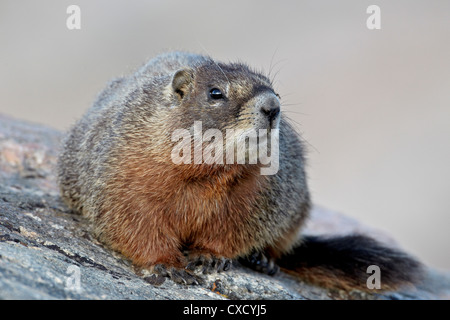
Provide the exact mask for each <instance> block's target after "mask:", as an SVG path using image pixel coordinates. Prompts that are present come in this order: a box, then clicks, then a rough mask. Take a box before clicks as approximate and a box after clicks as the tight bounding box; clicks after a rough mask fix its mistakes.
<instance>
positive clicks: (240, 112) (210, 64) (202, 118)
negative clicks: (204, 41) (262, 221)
mask: <svg viewBox="0 0 450 320" xmlns="http://www.w3.org/2000/svg"><path fill="white" fill-rule="evenodd" d="M168 90H170V91H171V97H172V101H171V111H172V112H173V113H172V114H171V117H170V119H171V122H172V121H173V122H172V123H171V125H170V127H171V128H173V129H175V130H177V129H180V130H177V131H176V134H175V135H172V142H177V141H178V139H180V138H182V139H183V140H182V142H181V143H178V144H177V145H173V148H172V150H173V151H172V160H173V161H174V162H176V163H185V164H188V163H192V161H193V162H194V163H195V164H201V163H206V164H216V165H217V164H219V165H222V164H258V163H260V164H267V162H268V161H267V160H264V159H266V158H264V159H263V158H262V157H267V155H268V154H269V153H271V154H273V153H272V152H268V151H269V150H275V149H273V148H277V149H276V150H278V145H273V143H272V141H276V142H277V141H278V130H275V133H274V129H278V126H279V123H280V100H279V96H278V95H277V94H276V93H275V91H274V89H273V87H272V85H271V82H270V81H269V79H268V78H267V77H265V76H263V75H261V74H260V73H257V72H255V71H252V70H251V69H250V68H248V67H247V66H246V65H243V64H238V63H236V64H222V63H216V62H214V61H212V60H207V61H202V63H201V64H199V65H198V66H195V67H194V68H182V69H180V70H177V71H176V72H174V74H173V77H172V81H171V83H170V85H169V88H168ZM188 131H189V133H188ZM196 132H197V134H196ZM198 133H200V134H198ZM190 137H193V139H190ZM273 139H275V140H273ZM269 140H270V141H271V142H270V143H269ZM188 144H190V146H191V148H190V147H189V146H188ZM199 145H202V147H201V148H200V147H198V146H199ZM195 146H197V147H195ZM189 148H190V149H189ZM231 150H233V151H231ZM192 153H194V158H192V157H191V155H192ZM200 153H202V154H200ZM181 154H183V156H181ZM195 154H197V156H196V155H195ZM196 159H197V160H196ZM269 162H270V161H269Z"/></svg>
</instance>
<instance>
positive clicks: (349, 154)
mask: <svg viewBox="0 0 450 320" xmlns="http://www.w3.org/2000/svg"><path fill="white" fill-rule="evenodd" d="M71 4H76V5H78V6H79V7H80V9H81V29H80V30H69V29H68V28H67V27H66V20H67V18H68V17H69V14H67V13H66V9H67V7H68V6H69V5H71ZM371 4H376V5H378V6H379V7H380V8H381V29H380V30H369V29H368V28H367V26H366V20H367V19H368V18H369V16H370V14H368V13H366V9H367V7H368V6H369V5H371ZM167 50H188V51H193V52H197V53H204V54H209V55H211V56H213V57H215V58H216V59H218V60H222V61H225V62H226V61H236V60H240V61H244V62H247V63H248V64H250V65H251V66H253V67H255V68H258V69H262V70H265V72H269V70H270V69H272V75H275V74H276V76H275V87H276V90H277V91H278V92H279V93H280V95H281V97H282V102H283V112H284V113H285V115H288V116H289V117H290V118H291V119H292V120H293V121H294V122H295V123H296V127H297V130H298V131H299V132H300V133H301V134H302V135H303V137H304V138H305V139H306V140H307V141H308V150H309V152H308V166H309V167H308V172H309V183H310V187H311V190H312V194H313V200H314V202H315V203H317V204H319V205H322V206H325V207H328V208H330V209H333V210H337V211H340V212H343V213H345V214H347V215H350V216H352V217H355V218H356V219H358V220H360V221H362V222H364V223H366V224H369V225H372V226H374V227H378V228H381V229H384V230H386V231H388V232H389V233H390V234H392V235H393V236H394V237H395V238H396V239H397V240H398V241H399V243H400V245H401V246H403V247H404V248H406V249H407V250H408V251H410V252H411V253H413V254H414V255H416V256H418V257H420V258H421V259H422V260H424V261H425V262H426V263H428V264H429V265H431V266H434V267H438V268H441V269H447V270H449V269H450V245H449V240H450V232H449V231H448V229H447V228H449V226H450V192H449V191H450V139H449V138H450V1H448V0H442V1H436V0H429V1H412V0H404V1H402V0H396V1H379V0H377V1H364V0H354V1H332V0H330V1H318V0H310V1H261V0H260V1H226V2H225V1H211V0H209V1H206V0H205V1H162V0H160V1H157V0H154V1H142V0H134V1H130V0H128V1H124V0H123V1H106V0H105V1H98V0H96V1H92V0H89V1H81V0H79V1H78V0H77V1H63V0H51V1H50V0H40V1H32V0H21V1H12V0H1V2H0V112H1V113H4V114H8V115H12V116H14V117H17V118H20V119H26V120H30V121H33V122H38V123H42V124H46V125H48V126H51V127H54V128H57V129H60V130H67V129H68V128H69V127H70V125H71V124H72V123H73V122H74V121H75V120H76V119H78V118H79V117H80V116H81V114H82V113H83V112H84V111H85V110H86V109H87V108H88V107H89V106H90V105H91V103H92V101H93V100H94V98H95V96H96V95H97V93H98V92H99V91H100V90H101V89H102V88H103V87H104V85H105V84H106V82H107V81H108V80H110V79H111V78H114V77H116V76H120V75H123V74H128V73H130V72H132V71H133V70H135V69H136V68H137V67H139V66H140V65H141V64H142V63H143V62H145V61H146V60H147V59H148V58H151V57H153V56H155V55H156V54H158V53H161V52H164V51H167Z"/></svg>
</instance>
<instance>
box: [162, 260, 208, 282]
mask: <svg viewBox="0 0 450 320" xmlns="http://www.w3.org/2000/svg"><path fill="white" fill-rule="evenodd" d="M153 272H154V273H157V274H159V275H162V276H164V277H168V278H170V279H171V280H172V281H174V282H176V283H179V284H203V283H204V281H203V279H202V278H201V277H199V276H197V275H195V274H193V273H192V272H190V271H188V270H185V269H180V268H175V267H171V266H167V265H165V264H157V265H155V266H154V267H153Z"/></svg>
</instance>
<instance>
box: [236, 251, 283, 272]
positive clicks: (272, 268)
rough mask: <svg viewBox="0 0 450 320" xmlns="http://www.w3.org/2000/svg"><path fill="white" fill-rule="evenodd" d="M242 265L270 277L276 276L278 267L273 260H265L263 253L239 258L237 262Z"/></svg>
mask: <svg viewBox="0 0 450 320" xmlns="http://www.w3.org/2000/svg"><path fill="white" fill-rule="evenodd" d="M239 261H240V262H241V263H242V264H243V265H245V266H247V267H249V268H251V269H253V270H255V271H258V272H262V273H265V274H268V275H270V276H273V275H274V274H276V273H277V272H278V271H279V270H280V267H278V266H277V265H276V264H275V260H274V259H272V258H267V256H266V255H265V254H264V253H263V252H255V253H253V254H251V255H250V256H248V257H246V258H241V259H240V260H239Z"/></svg>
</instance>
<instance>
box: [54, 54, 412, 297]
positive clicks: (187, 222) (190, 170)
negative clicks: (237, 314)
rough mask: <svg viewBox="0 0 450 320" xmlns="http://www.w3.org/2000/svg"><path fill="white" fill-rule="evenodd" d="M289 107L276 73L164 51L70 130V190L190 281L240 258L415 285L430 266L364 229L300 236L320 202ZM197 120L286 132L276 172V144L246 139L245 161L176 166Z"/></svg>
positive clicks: (105, 237) (105, 229)
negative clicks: (374, 272) (314, 199)
mask: <svg viewBox="0 0 450 320" xmlns="http://www.w3.org/2000/svg"><path fill="white" fill-rule="evenodd" d="M280 107H281V103H280V96H279V95H278V94H277V93H276V92H275V90H274V89H273V85H272V83H271V80H270V79H269V78H268V77H267V76H265V75H263V74H262V73H260V72H257V71H255V70H253V69H251V68H250V67H248V66H247V65H245V64H243V63H220V62H216V61H215V60H213V59H212V58H210V57H208V56H203V55H197V54H191V53H183V52H172V53H166V54H162V55H159V56H157V57H156V58H154V59H152V60H150V61H149V62H148V63H146V64H145V65H143V66H142V67H141V68H139V69H138V70H137V71H136V72H135V73H134V74H132V75H130V76H127V77H122V78H119V79H116V80H114V81H112V82H111V83H109V85H108V86H107V87H106V89H104V91H103V92H102V93H101V94H100V95H99V96H98V98H97V100H96V101H95V103H94V105H93V106H92V107H91V108H90V109H89V110H88V111H87V112H86V114H85V115H84V116H83V117H82V119H81V120H79V121H78V122H77V123H76V124H75V125H74V126H73V128H72V129H71V130H70V132H69V134H68V135H67V137H66V139H65V141H64V145H63V149H62V152H61V155H60V157H59V162H58V177H59V179H58V180H59V185H60V189H61V195H62V198H63V199H64V201H65V202H66V203H67V205H68V206H69V207H70V208H72V209H73V210H74V211H76V212H79V213H82V214H83V215H84V216H86V217H88V218H89V220H90V221H91V222H92V224H93V226H94V227H93V229H94V230H95V234H96V236H97V237H98V238H99V239H100V240H101V241H102V242H104V243H105V244H106V245H108V246H109V247H111V248H112V249H114V250H117V251H119V252H120V253H122V254H123V255H124V256H125V257H126V258H128V259H130V260H131V261H132V263H133V264H134V265H136V266H138V267H142V268H148V269H151V270H153V272H156V273H160V274H162V275H164V276H169V277H171V278H172V279H173V280H174V281H176V282H179V283H187V284H192V283H197V282H199V281H200V280H201V277H200V276H198V275H197V274H196V273H194V272H193V271H194V270H196V269H197V268H200V269H201V270H203V271H204V272H212V271H223V270H227V269H228V268H229V267H230V262H231V261H232V260H235V259H241V261H243V262H244V264H246V265H249V266H251V267H253V268H255V269H257V270H259V271H262V272H266V273H268V274H274V273H275V272H276V271H277V270H278V267H277V265H278V266H279V267H281V268H283V269H284V270H287V271H289V272H293V273H296V274H298V275H299V277H301V278H302V279H304V280H306V281H311V282H314V283H316V284H319V285H322V286H327V287H334V288H340V289H349V290H350V289H353V288H358V289H361V290H367V287H366V280H367V278H368V276H369V274H367V273H366V270H367V267H368V266H369V265H377V266H379V267H380V269H381V275H382V288H383V289H395V288H397V287H398V286H399V285H402V284H405V283H412V282H415V281H416V280H417V279H418V276H419V275H420V270H421V265H420V263H418V262H417V261H416V260H415V259H413V258H411V257H410V256H408V255H407V254H405V253H403V252H399V251H398V250H395V249H391V248H386V247H384V246H382V245H381V244H379V243H377V242H376V241H374V240H372V239H370V238H367V237H365V236H362V235H353V236H344V237H335V238H331V239H325V238H324V239H321V238H316V237H299V231H300V230H301V228H302V226H303V225H304V223H305V221H306V219H307V218H308V214H309V210H310V207H311V205H310V193H309V191H308V186H307V179H306V174H305V160H304V147H303V146H302V142H301V139H300V138H299V136H298V133H296V131H295V130H294V129H293V128H292V127H291V126H290V125H289V123H288V122H287V121H286V118H285V116H284V115H283V114H282V112H281V111H280ZM196 121H198V122H201V125H202V133H203V132H206V131H207V130H209V129H216V130H219V131H221V132H223V133H224V136H225V131H226V130H229V129H235V130H236V131H235V134H234V136H232V138H233V139H237V140H239V139H240V138H242V137H240V136H239V133H236V132H240V134H242V132H249V131H251V130H261V129H264V130H266V132H267V135H268V136H271V133H273V132H278V140H274V141H278V143H277V150H275V149H274V147H273V148H272V149H271V150H270V152H276V151H278V157H279V158H278V159H279V161H278V165H279V168H277V171H276V173H274V174H266V175H263V174H261V170H260V169H261V168H262V167H264V165H263V164H262V163H261V161H259V160H258V161H256V162H253V163H250V162H249V161H248V160H249V159H250V157H251V156H252V154H254V153H255V152H256V151H255V150H256V149H258V148H259V146H261V145H262V143H263V141H266V142H267V141H268V140H267V139H266V140H264V139H262V140H261V141H260V140H258V141H259V142H258V148H256V149H255V147H254V146H253V149H252V147H251V146H250V142H251V141H250V139H247V137H244V138H243V140H245V141H246V142H245V143H246V144H245V146H247V144H248V145H249V147H248V149H247V150H246V151H245V163H242V161H241V163H233V162H232V163H229V162H225V161H216V162H213V163H206V162H205V161H203V162H201V163H198V162H194V161H192V159H191V162H189V161H183V162H182V163H174V161H173V154H172V153H173V150H174V148H176V146H177V144H178V143H179V141H176V140H174V139H173V136H172V134H173V132H174V131H175V130H177V129H186V130H188V131H189V132H192V131H193V128H194V124H195V122H196ZM239 130H240V131H239ZM258 139H260V137H259V138H258ZM194 140H195V139H194ZM230 140H231V139H228V142H229V141H230ZM241 140H242V139H241ZM212 141H213V139H211V141H210V142H212ZM218 141H219V140H218ZM228 145H229V143H228V144H227V143H226V142H223V146H224V147H226V146H228ZM207 146H208V143H202V144H201V145H200V148H201V150H202V151H205V148H207ZM233 146H235V145H234V144H233ZM194 149H195V146H193V147H192V149H191V146H188V149H183V150H182V152H181V153H179V155H181V154H183V156H188V155H189V153H190V152H189V151H193V150H194ZM269 149H270V148H269ZM194 151H195V150H194ZM223 156H224V157H225V155H224V154H223ZM183 159H185V160H186V159H187V160H189V159H188V157H186V158H183ZM200 159H201V154H200ZM232 159H235V157H234V158H233V157H232ZM203 160H205V159H203ZM219 160H220V159H219Z"/></svg>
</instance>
